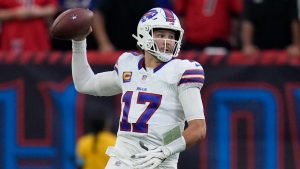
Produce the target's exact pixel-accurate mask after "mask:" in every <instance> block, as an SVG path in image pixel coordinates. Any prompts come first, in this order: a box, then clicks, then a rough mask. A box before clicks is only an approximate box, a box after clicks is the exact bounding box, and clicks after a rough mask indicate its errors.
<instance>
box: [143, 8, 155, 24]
mask: <svg viewBox="0 0 300 169" xmlns="http://www.w3.org/2000/svg"><path fill="white" fill-rule="evenodd" d="M157 13H158V12H157V10H155V9H153V10H150V11H148V12H147V13H145V14H144V16H143V17H142V18H141V20H140V21H141V22H146V21H147V20H149V19H151V18H153V17H154V16H155V15H157Z"/></svg>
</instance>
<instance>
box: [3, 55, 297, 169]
mask: <svg viewBox="0 0 300 169" xmlns="http://www.w3.org/2000/svg"><path fill="white" fill-rule="evenodd" d="M119 54H120V52H115V53H114V54H113V55H107V56H106V55H105V54H100V53H97V52H94V51H89V53H88V56H89V61H90V63H91V65H92V68H93V69H94V71H95V72H100V71H104V70H112V69H113V65H114V63H115V61H116V59H117V57H118V55H119ZM179 57H180V58H186V59H193V60H197V61H199V62H200V63H201V64H202V65H203V67H204V69H205V72H206V82H205V86H204V88H203V89H202V97H203V101H204V106H205V114H206V118H207V125H208V135H207V139H206V140H205V141H204V142H201V143H200V144H198V145H196V146H195V147H194V148H192V149H190V150H188V151H186V152H184V153H182V154H181V156H180V161H179V166H178V168H179V169H236V168H240V169H254V168H256V169H296V168H299V166H300V164H299V152H300V147H299V144H300V137H299V135H300V123H299V121H300V104H299V103H300V76H299V74H300V69H299V66H300V58H298V57H295V58H288V57H287V54H286V52H284V51H282V52H281V51H264V52H262V53H261V54H260V55H258V56H256V57H251V58H249V57H245V56H244V55H242V54H241V53H239V52H234V51H233V52H231V53H228V54H226V55H218V54H207V53H205V52H196V51H185V52H183V53H182V54H181V55H180V56H179ZM70 61H71V53H70V52H36V53H35V52H34V53H31V52H28V53H26V52H25V53H23V54H22V55H14V54H13V53H4V52H0V77H1V78H0V112H1V113H0V116H1V117H0V120H1V122H0V146H1V147H0V149H1V151H0V168H1V169H75V168H76V166H75V161H74V160H75V157H74V153H75V152H74V151H75V142H76V139H77V138H78V137H79V136H80V135H82V134H83V133H84V132H85V131H86V130H87V129H86V117H85V114H86V112H89V111H92V110H97V109H99V110H101V109H103V110H104V109H105V112H107V115H108V116H109V117H110V118H111V119H112V120H113V123H112V124H113V125H112V130H113V131H114V132H115V131H116V130H117V127H118V116H119V112H120V105H119V99H120V96H116V97H103V98H99V97H92V96H87V95H81V94H78V93H77V92H76V91H75V89H74V85H73V83H72V77H71V67H70ZM191 157H193V158H191Z"/></svg>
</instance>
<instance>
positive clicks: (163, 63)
mask: <svg viewBox="0 0 300 169" xmlns="http://www.w3.org/2000/svg"><path fill="white" fill-rule="evenodd" d="M173 59H175V58H174V57H173V58H172V59H171V60H169V61H168V62H162V63H161V64H160V65H159V66H157V67H156V68H155V69H153V72H154V73H155V72H157V71H158V70H159V69H161V68H162V67H163V66H164V65H166V64H167V63H169V62H170V61H172V60H173ZM142 68H144V69H145V70H146V66H145V58H144V57H143V58H141V59H140V61H139V62H138V69H139V70H141V69H142Z"/></svg>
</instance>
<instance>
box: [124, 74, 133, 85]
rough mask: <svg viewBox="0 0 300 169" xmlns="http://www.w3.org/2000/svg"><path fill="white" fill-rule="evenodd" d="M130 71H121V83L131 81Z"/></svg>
mask: <svg viewBox="0 0 300 169" xmlns="http://www.w3.org/2000/svg"><path fill="white" fill-rule="evenodd" d="M131 75H132V72H123V83H126V82H130V81H131Z"/></svg>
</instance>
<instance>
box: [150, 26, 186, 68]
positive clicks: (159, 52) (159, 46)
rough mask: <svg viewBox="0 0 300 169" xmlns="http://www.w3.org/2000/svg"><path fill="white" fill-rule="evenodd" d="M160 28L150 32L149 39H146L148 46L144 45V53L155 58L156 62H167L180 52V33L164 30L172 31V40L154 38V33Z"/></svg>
mask: <svg viewBox="0 0 300 169" xmlns="http://www.w3.org/2000/svg"><path fill="white" fill-rule="evenodd" d="M159 30H161V28H154V29H151V30H150V33H149V34H150V36H151V38H149V39H148V44H147V45H146V49H145V50H146V51H148V52H149V53H150V54H152V55H153V56H155V57H156V58H157V59H158V60H160V61H162V62H168V61H169V60H171V59H172V58H173V57H176V56H177V55H178V53H179V51H180V46H181V44H180V42H181V37H180V32H179V31H176V30H172V29H165V30H171V31H174V37H175V38H174V39H169V38H157V37H154V32H155V31H159Z"/></svg>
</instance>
